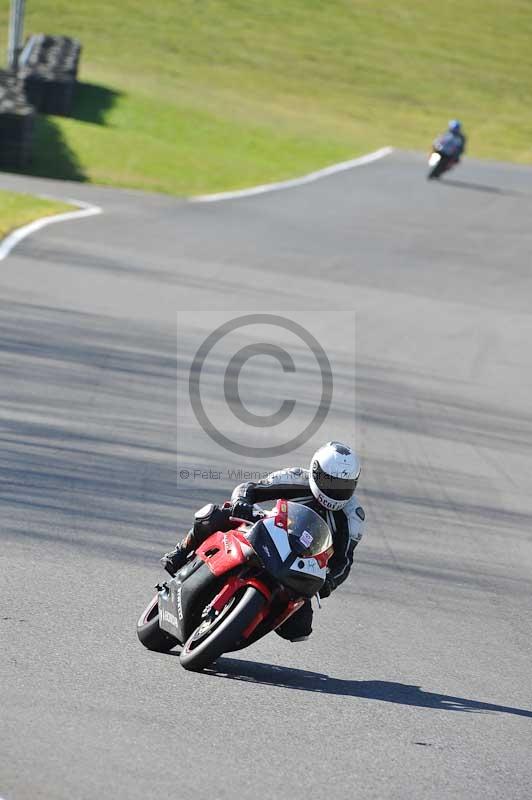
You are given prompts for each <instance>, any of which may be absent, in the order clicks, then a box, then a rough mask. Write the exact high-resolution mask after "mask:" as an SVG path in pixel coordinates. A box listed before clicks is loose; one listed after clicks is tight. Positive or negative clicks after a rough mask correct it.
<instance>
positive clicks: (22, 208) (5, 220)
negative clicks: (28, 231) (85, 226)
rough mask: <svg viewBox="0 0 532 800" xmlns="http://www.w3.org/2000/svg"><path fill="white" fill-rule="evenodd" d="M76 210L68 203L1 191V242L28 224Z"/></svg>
mask: <svg viewBox="0 0 532 800" xmlns="http://www.w3.org/2000/svg"><path fill="white" fill-rule="evenodd" d="M73 210H74V208H73V207H72V206H70V205H67V204H66V203H59V202H56V201H54V200H43V199H42V198H40V197H34V196H33V195H30V194H19V193H17V192H4V191H0V240H1V239H3V238H4V237H5V236H7V234H8V233H10V232H11V231H12V230H14V229H15V228H20V227H21V226H22V225H26V224H27V223H28V222H33V221H34V220H36V219H39V218H40V217H49V216H50V215H52V214H61V213H62V212H64V211H73Z"/></svg>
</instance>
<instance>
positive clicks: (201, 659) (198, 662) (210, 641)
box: [179, 586, 266, 672]
mask: <svg viewBox="0 0 532 800" xmlns="http://www.w3.org/2000/svg"><path fill="white" fill-rule="evenodd" d="M265 603H266V599H265V597H264V595H262V594H261V592H259V591H258V589H255V588H254V587H253V586H248V587H246V588H244V589H242V590H241V591H240V592H237V593H236V594H235V595H234V596H233V597H232V598H231V599H230V600H229V602H228V603H227V605H226V606H224V608H222V610H221V611H220V613H219V614H218V615H217V616H216V617H214V618H213V619H207V620H204V621H203V622H202V623H201V625H199V626H198V627H197V628H196V630H195V631H194V633H192V635H191V636H190V637H189V638H188V639H187V641H186V642H185V644H184V645H183V649H182V650H181V653H180V654H179V660H180V662H181V664H182V666H183V667H184V668H185V669H188V670H192V671H194V672H200V671H201V670H202V669H205V667H208V666H209V664H212V663H213V661H216V659H217V658H219V657H220V656H221V655H222V654H223V653H227V652H229V651H231V650H237V649H239V647H240V644H241V642H242V634H243V633H244V631H245V630H246V628H247V627H248V626H249V625H250V624H251V622H252V621H253V620H254V619H255V617H256V616H257V614H258V613H259V612H260V611H261V610H262V608H263V607H264V604H265Z"/></svg>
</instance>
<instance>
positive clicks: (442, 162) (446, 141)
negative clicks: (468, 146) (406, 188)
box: [427, 133, 460, 180]
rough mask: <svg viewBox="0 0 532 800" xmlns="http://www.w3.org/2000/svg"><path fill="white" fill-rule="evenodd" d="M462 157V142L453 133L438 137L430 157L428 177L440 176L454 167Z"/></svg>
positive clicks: (430, 178)
mask: <svg viewBox="0 0 532 800" xmlns="http://www.w3.org/2000/svg"><path fill="white" fill-rule="evenodd" d="M459 157H460V142H459V141H458V140H457V138H456V137H455V136H453V134H452V133H446V134H445V135H444V136H441V137H440V138H438V139H436V140H435V141H434V143H433V145H432V153H431V154H430V157H429V167H430V169H429V173H428V175H427V178H428V179H429V180H432V179H433V178H439V177H440V175H443V173H444V172H447V171H448V170H450V169H452V168H453V167H454V165H455V164H456V163H457V162H458V159H459Z"/></svg>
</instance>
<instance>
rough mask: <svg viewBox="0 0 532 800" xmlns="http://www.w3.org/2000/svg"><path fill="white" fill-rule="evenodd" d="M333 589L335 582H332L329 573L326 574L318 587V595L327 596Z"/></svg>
mask: <svg viewBox="0 0 532 800" xmlns="http://www.w3.org/2000/svg"><path fill="white" fill-rule="evenodd" d="M335 589H336V583H335V582H334V579H333V578H332V577H331V576H330V575H327V577H326V578H325V583H324V584H323V586H322V587H321V589H320V597H321V598H322V599H323V598H324V597H329V595H330V594H331V592H333V591H334V590H335Z"/></svg>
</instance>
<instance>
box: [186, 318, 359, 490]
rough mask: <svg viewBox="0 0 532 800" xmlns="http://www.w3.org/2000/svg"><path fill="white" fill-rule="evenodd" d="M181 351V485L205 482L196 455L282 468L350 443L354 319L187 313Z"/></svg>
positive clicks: (211, 460) (210, 461)
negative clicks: (340, 441)
mask: <svg viewBox="0 0 532 800" xmlns="http://www.w3.org/2000/svg"><path fill="white" fill-rule="evenodd" d="M265 305H267V303H265ZM177 343H178V359H177V362H178V392H177V394H178V476H179V478H180V479H181V480H198V479H199V478H198V477H197V473H196V477H194V470H195V469H198V468H197V467H190V466H189V465H190V464H198V459H197V457H195V456H197V455H199V456H200V462H199V463H200V465H201V459H203V460H204V463H205V464H206V465H207V464H208V465H210V467H211V468H212V467H213V465H215V464H216V465H217V466H218V467H220V466H221V465H222V464H223V463H224V461H225V462H226V463H227V462H228V461H230V462H231V463H233V464H238V465H239V466H240V467H242V466H243V465H244V464H245V465H253V464H254V463H255V462H256V461H257V460H258V459H263V460H264V459H268V462H269V464H272V465H273V464H278V465H279V466H282V465H286V463H287V459H286V457H287V456H288V455H290V454H294V458H295V457H296V455H297V456H298V457H299V456H300V454H302V453H303V452H305V453H306V449H307V448H306V446H307V445H308V443H309V442H312V443H313V444H315V445H316V446H318V445H319V444H320V443H321V440H323V441H327V440H329V439H333V438H335V437H336V438H344V439H346V438H347V439H349V438H352V429H353V427H354V360H355V358H354V357H355V353H354V343H355V325H354V312H338V311H334V312H332V311H330V312H329V311H328V312H308V311H306V312H305V311H298V312H295V313H290V315H288V314H280V313H265V312H257V313H246V314H242V315H238V316H231V315H230V314H228V313H224V312H212V311H209V312H206V311H195V312H192V311H184V312H179V313H178V337H177ZM342 416H344V418H345V420H344V423H343V424H342ZM346 420H347V421H348V426H347V427H348V428H349V430H346V425H345V421H346ZM318 437H319V438H318ZM263 463H264V461H263ZM201 471H202V468H201V467H200V468H199V472H200V474H201ZM215 471H216V470H215ZM222 474H223V473H222ZM227 477H228V480H230V476H227ZM207 479H209V478H207ZM219 479H221V478H219Z"/></svg>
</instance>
